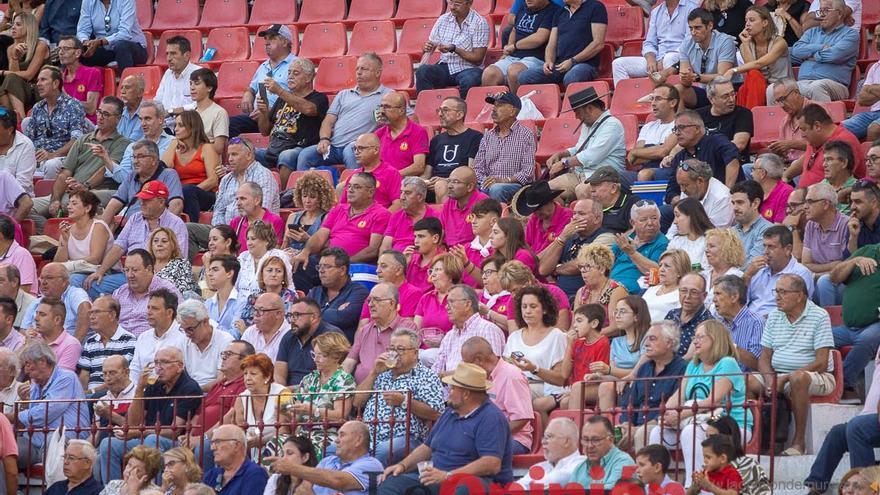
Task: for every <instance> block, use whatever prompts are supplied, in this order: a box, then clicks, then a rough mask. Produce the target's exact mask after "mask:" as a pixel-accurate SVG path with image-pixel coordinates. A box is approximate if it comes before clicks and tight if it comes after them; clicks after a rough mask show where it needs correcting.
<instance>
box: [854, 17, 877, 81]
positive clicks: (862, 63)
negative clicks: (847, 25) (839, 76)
mask: <svg viewBox="0 0 880 495" xmlns="http://www.w3.org/2000/svg"><path fill="white" fill-rule="evenodd" d="M863 26H864V24H863ZM868 31H869V29H868V28H866V27H862V37H861V40H860V45H859V60H858V64H859V68H861V69H862V72H867V71H868V68H870V67H871V65H872V64H873V63H874V62H876V61H877V60H880V50H877V42H876V41H877V40H875V39H872V40H871V41H868Z"/></svg>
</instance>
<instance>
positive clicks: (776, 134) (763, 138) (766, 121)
mask: <svg viewBox="0 0 880 495" xmlns="http://www.w3.org/2000/svg"><path fill="white" fill-rule="evenodd" d="M786 118H787V114H786V113H785V112H784V111H783V110H782V107H777V106H773V107H764V106H761V107H754V108H752V124H753V125H754V134H753V135H752V141H751V144H750V146H749V147H750V149H751V150H752V151H759V150H762V149H764V148H766V147H767V146H768V145H770V143H772V142H774V141H777V140H779V138H780V136H781V135H782V125H783V123H784V122H785V119H786Z"/></svg>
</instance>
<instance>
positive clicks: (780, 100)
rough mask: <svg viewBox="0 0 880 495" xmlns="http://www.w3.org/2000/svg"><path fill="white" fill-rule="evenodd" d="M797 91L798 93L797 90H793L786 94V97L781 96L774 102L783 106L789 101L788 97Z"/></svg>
mask: <svg viewBox="0 0 880 495" xmlns="http://www.w3.org/2000/svg"><path fill="white" fill-rule="evenodd" d="M795 91H797V90H796V89H793V90H791V91H789V92H788V93H785V96H780V97H779V98H776V100H774V101H776V103H777V104H779V105H781V104H782V103H783V102H785V100H787V99H788V97H789V96H791V94H792V93H794V92H795Z"/></svg>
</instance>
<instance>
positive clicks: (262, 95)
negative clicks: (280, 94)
mask: <svg viewBox="0 0 880 495" xmlns="http://www.w3.org/2000/svg"><path fill="white" fill-rule="evenodd" d="M257 87H258V88H259V90H260V99H261V100H263V103H265V104H266V106H268V105H269V94H268V92H267V91H266V85H265V84H263V83H259V84H257Z"/></svg>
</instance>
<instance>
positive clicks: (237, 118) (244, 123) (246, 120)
mask: <svg viewBox="0 0 880 495" xmlns="http://www.w3.org/2000/svg"><path fill="white" fill-rule="evenodd" d="M255 132H260V127H259V125H257V121H256V120H254V119H252V118H251V116H250V115H248V114H246V113H240V114H238V115H233V116H231V117H229V137H231V138H234V137H235V136H238V135H239V134H249V133H255Z"/></svg>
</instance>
